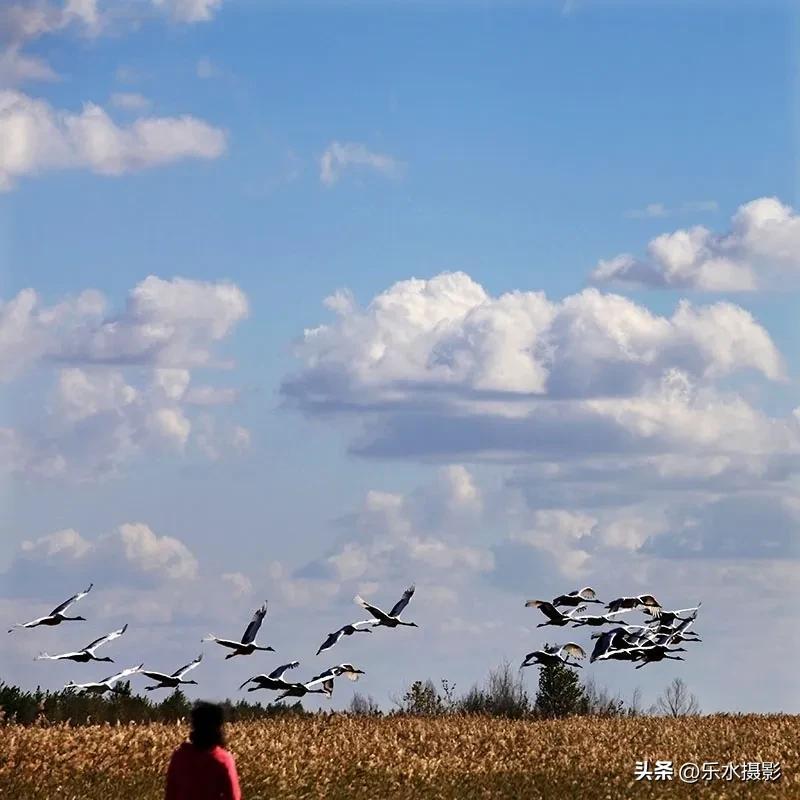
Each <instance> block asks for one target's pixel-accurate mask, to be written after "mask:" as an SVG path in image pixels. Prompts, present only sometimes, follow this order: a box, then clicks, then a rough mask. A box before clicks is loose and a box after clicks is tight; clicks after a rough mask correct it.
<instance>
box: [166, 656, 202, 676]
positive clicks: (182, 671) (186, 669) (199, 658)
mask: <svg viewBox="0 0 800 800" xmlns="http://www.w3.org/2000/svg"><path fill="white" fill-rule="evenodd" d="M202 660H203V654H202V653H200V655H199V656H197V658H196V659H195V660H194V661H190V662H189V663H188V664H185V665H184V666H182V667H181V668H180V669H176V670H175V672H173V673H172V675H170V676H169V677H170V678H182V677H183V676H184V675H185V674H186V673H187V672H189V670H192V669H194V668H195V667H196V666H197V665H198V664H199V663H200V662H201V661H202Z"/></svg>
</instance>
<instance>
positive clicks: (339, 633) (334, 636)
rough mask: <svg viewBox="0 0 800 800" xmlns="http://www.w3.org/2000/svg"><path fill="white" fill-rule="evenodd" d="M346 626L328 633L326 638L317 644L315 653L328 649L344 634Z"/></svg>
mask: <svg viewBox="0 0 800 800" xmlns="http://www.w3.org/2000/svg"><path fill="white" fill-rule="evenodd" d="M346 627H347V626H346V625H345V626H344V627H343V628H339V630H338V631H334V632H333V633H329V634H328V638H327V639H326V640H325V641H324V642H323V643H322V644H321V645H320V646H319V650H317V655H319V654H320V653H324V652H325V651H326V650H330V649H331V647H333V646H334V645H335V644H336V642H338V641H339V639H341V638H342V636H344V629H345V628H346Z"/></svg>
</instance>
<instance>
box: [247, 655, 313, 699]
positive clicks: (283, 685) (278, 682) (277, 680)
mask: <svg viewBox="0 0 800 800" xmlns="http://www.w3.org/2000/svg"><path fill="white" fill-rule="evenodd" d="M299 666H300V662H299V661H290V662H289V663H288V664H283V665H282V666H280V667H278V668H277V669H274V670H272V672H270V673H269V674H268V675H263V674H262V675H254V676H253V677H252V678H248V679H247V680H246V681H245V682H244V683H243V684H242V685H241V686H240V687H239V691H241V690H242V689H244V687H245V686H247V684H248V683H254V684H255V686H251V687H250V688H249V689H248V690H247V691H248V692H255V691H258V690H259V689H271V690H272V691H275V692H279V691H281V690H286V689H290V688H291V687H292V686H294V685H295V684H294V683H292V682H291V681H287V680H284V677H283V676H284V674H285V673H286V671H287V670H290V669H295V668H296V667H299Z"/></svg>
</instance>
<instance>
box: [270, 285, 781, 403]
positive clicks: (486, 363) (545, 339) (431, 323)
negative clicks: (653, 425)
mask: <svg viewBox="0 0 800 800" xmlns="http://www.w3.org/2000/svg"><path fill="white" fill-rule="evenodd" d="M336 310H337V313H338V318H337V319H336V320H335V321H334V322H333V323H331V324H327V325H320V326H319V327H316V328H312V329H309V330H306V331H305V333H304V335H303V338H302V341H301V342H300V343H299V345H298V347H297V355H298V356H299V357H300V358H301V359H302V360H303V362H304V369H303V370H302V371H301V372H300V373H299V374H298V375H297V376H295V377H293V378H291V379H289V380H287V381H286V382H285V383H284V387H283V388H284V393H285V394H286V395H287V396H288V397H291V398H293V399H295V400H297V401H299V402H300V403H301V404H302V405H303V406H304V407H306V408H309V409H316V410H320V411H325V410H328V411H336V410H342V409H346V408H361V409H363V410H367V409H376V408H381V407H382V408H384V409H386V410H387V411H388V410H391V409H392V408H395V409H396V408H399V407H403V406H407V407H409V408H410V407H416V408H420V407H426V408H430V407H432V406H433V405H435V404H437V403H439V404H442V405H446V406H448V407H450V408H451V409H453V411H454V413H455V412H457V411H459V410H460V411H462V412H463V411H467V410H470V409H472V410H476V411H480V410H484V411H487V412H488V411H489V410H492V409H493V410H494V412H495V413H503V414H506V415H509V416H518V415H524V414H525V413H527V410H528V409H527V408H526V406H525V403H526V402H533V401H535V400H536V399H537V398H545V397H558V398H568V397H577V398H579V397H584V398H591V397H605V396H609V395H618V396H619V395H621V396H625V395H635V394H637V393H638V392H641V391H642V390H643V389H644V388H645V387H646V386H647V385H649V384H650V383H652V382H653V381H656V382H657V381H659V380H660V379H661V377H662V376H663V375H664V374H665V373H666V372H667V371H669V370H672V369H679V370H681V371H684V372H685V373H686V374H688V375H689V376H691V378H692V379H696V380H710V379H712V378H717V377H722V376H725V375H730V374H733V373H735V372H737V371H741V370H753V371H756V372H760V373H762V374H763V375H764V376H765V377H766V378H769V379H772V380H775V379H779V378H780V377H781V376H782V374H783V366H782V363H781V358H780V354H779V353H778V351H777V349H776V347H775V345H774V344H773V342H772V340H771V339H770V337H769V334H768V333H767V332H766V331H765V330H764V328H762V327H761V326H760V325H759V324H758V323H757V322H756V321H755V320H754V319H753V317H752V315H750V314H749V313H748V312H747V311H745V310H744V309H742V308H740V307H738V306H735V305H732V304H729V303H716V304H713V305H708V306H693V305H691V304H690V303H688V302H682V303H680V304H679V306H678V308H677V310H676V311H675V312H674V313H673V314H672V316H670V317H666V316H658V315H656V314H653V313H652V312H650V311H649V310H647V309H646V308H644V307H643V306H640V305H637V304H636V303H634V302H633V301H631V300H628V299H626V298H624V297H621V296H619V295H613V294H602V293H600V292H598V291H597V290H595V289H587V290H585V291H583V292H581V293H579V294H576V295H571V296H569V297H567V298H565V299H564V300H562V301H561V302H552V301H550V300H548V299H547V298H546V297H545V296H544V294H542V293H541V292H512V293H508V294H504V295H502V296H500V297H498V298H492V297H490V296H489V295H487V294H486V292H485V291H484V290H483V288H482V287H481V286H479V285H478V284H477V283H475V282H474V281H473V280H472V279H471V278H470V277H469V276H467V275H465V274H464V273H445V274H442V275H438V276H436V277H435V278H432V279H430V280H417V279H412V280H407V281H401V282H399V283H396V284H395V285H394V286H392V287H391V288H390V289H388V290H386V291H385V292H383V293H381V294H379V295H378V296H377V297H375V298H374V299H373V300H372V301H371V302H370V303H369V305H368V306H367V307H366V308H363V309H362V308H359V307H356V306H337V309H336Z"/></svg>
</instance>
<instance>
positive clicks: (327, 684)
mask: <svg viewBox="0 0 800 800" xmlns="http://www.w3.org/2000/svg"><path fill="white" fill-rule="evenodd" d="M318 683H321V684H322V686H321V687H320V688H319V689H312V688H311V687H312V686H316V685H317V684H318ZM307 694H324V695H325V696H326V697H330V696H331V695H332V694H333V678H327V679H323V678H314V679H312V680H310V681H309V682H308V683H291V684H289V687H288V688H287V689H286V690H285V691H284V693H283V694H280V695H278V696H277V697H276V698H275V702H277V701H278V700H285V699H286V698H287V697H305V696H306V695H307Z"/></svg>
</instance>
